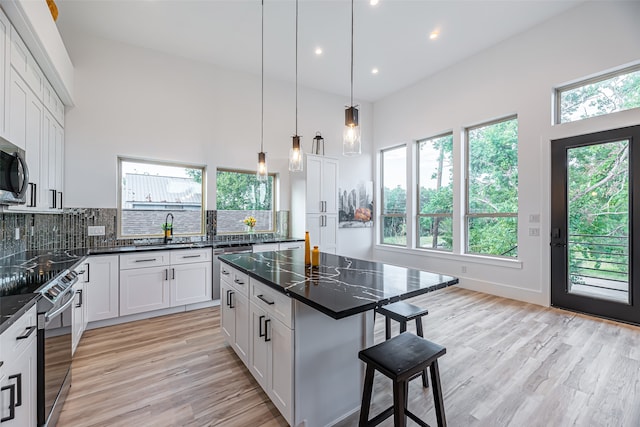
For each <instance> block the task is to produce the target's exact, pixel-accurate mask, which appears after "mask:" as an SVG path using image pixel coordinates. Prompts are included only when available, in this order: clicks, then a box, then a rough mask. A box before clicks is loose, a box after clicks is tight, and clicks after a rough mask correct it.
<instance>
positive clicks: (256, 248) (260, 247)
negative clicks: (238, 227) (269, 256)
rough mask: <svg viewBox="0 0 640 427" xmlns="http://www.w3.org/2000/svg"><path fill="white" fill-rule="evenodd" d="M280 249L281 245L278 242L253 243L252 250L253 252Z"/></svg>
mask: <svg viewBox="0 0 640 427" xmlns="http://www.w3.org/2000/svg"><path fill="white" fill-rule="evenodd" d="M277 250H280V245H279V244H278V243H260V244H256V245H253V248H252V251H253V253H257V252H269V251H277Z"/></svg>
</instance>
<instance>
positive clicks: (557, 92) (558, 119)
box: [553, 64, 640, 125]
mask: <svg viewBox="0 0 640 427" xmlns="http://www.w3.org/2000/svg"><path fill="white" fill-rule="evenodd" d="M635 72H640V64H635V65H632V66H629V67H624V68H620V69H618V70H614V71H610V72H607V73H604V74H599V75H597V76H594V77H590V78H587V79H583V80H580V81H577V82H575V83H570V84H568V85H563V86H559V87H556V88H554V90H553V96H554V98H555V99H554V103H553V105H554V108H555V111H554V117H553V125H562V124H567V123H574V122H578V121H580V120H586V119H590V118H594V117H600V116H606V115H607V114H613V113H617V112H620V111H627V110H628V109H627V110H620V111H614V112H613V113H607V114H598V115H596V116H590V117H585V118H583V119H578V120H572V121H568V122H563V121H562V108H561V106H562V93H564V92H567V91H570V90H573V89H577V88H579V87H583V86H588V85H591V84H594V83H598V82H602V81H605V80H609V79H612V78H614V77H618V76H623V75H625V74H632V73H635ZM636 108H639V107H636Z"/></svg>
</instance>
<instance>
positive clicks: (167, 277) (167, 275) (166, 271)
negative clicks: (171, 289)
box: [164, 268, 169, 280]
mask: <svg viewBox="0 0 640 427" xmlns="http://www.w3.org/2000/svg"><path fill="white" fill-rule="evenodd" d="M164 280H169V269H168V268H165V269H164Z"/></svg>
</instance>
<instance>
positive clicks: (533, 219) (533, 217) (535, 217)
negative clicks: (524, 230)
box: [529, 214, 540, 224]
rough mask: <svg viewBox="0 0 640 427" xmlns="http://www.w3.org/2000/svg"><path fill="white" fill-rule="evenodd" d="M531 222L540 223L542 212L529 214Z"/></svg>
mask: <svg viewBox="0 0 640 427" xmlns="http://www.w3.org/2000/svg"><path fill="white" fill-rule="evenodd" d="M529 222H530V223H535V224H538V223H539V222H540V214H529Z"/></svg>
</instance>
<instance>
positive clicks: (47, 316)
mask: <svg viewBox="0 0 640 427" xmlns="http://www.w3.org/2000/svg"><path fill="white" fill-rule="evenodd" d="M69 293H70V294H71V297H70V298H69V301H67V302H65V303H64V304H63V305H62V307H60V308H58V309H56V310H55V311H53V312H46V313H45V314H44V321H45V322H46V323H49V320H51V319H52V318H54V317H56V316H57V315H58V314H60V313H62V312H63V311H65V310H66V309H67V308H68V307H69V306H70V305H71V304H73V297H74V296H75V294H76V291H75V290H74V289H71V292H69Z"/></svg>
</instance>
